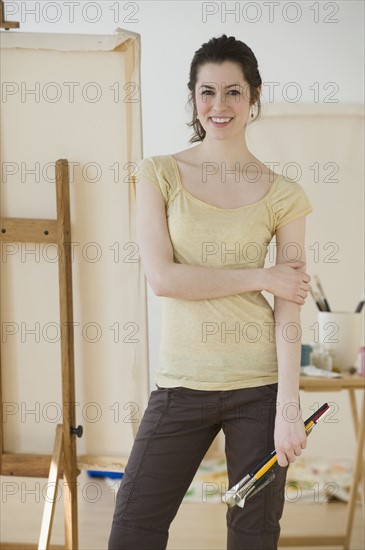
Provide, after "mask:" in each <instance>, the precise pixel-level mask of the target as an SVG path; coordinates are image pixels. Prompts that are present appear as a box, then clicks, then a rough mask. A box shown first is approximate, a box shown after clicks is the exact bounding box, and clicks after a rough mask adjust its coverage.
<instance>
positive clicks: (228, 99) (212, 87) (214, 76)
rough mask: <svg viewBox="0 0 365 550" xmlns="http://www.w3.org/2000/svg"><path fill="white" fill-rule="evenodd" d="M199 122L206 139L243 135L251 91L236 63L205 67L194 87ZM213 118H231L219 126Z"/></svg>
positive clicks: (208, 64) (200, 71)
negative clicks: (208, 137)
mask: <svg viewBox="0 0 365 550" xmlns="http://www.w3.org/2000/svg"><path fill="white" fill-rule="evenodd" d="M195 102H196V108H197V112H198V118H199V121H200V123H201V125H202V126H203V128H204V130H205V131H206V133H207V135H212V137H215V138H218V139H219V138H222V139H224V138H225V137H227V136H231V135H232V134H235V133H237V132H239V133H241V132H242V131H243V130H244V128H245V125H246V123H247V120H248V118H249V113H250V89H249V86H248V83H247V82H246V80H245V79H244V76H243V74H242V69H241V67H240V65H238V64H237V63H233V62H232V61H224V62H223V63H221V64H218V63H205V64H204V65H202V66H201V67H200V68H199V70H198V77H197V83H196V86H195ZM212 117H213V118H215V117H218V118H219V117H229V118H230V121H229V122H228V123H222V124H219V122H214V120H212Z"/></svg>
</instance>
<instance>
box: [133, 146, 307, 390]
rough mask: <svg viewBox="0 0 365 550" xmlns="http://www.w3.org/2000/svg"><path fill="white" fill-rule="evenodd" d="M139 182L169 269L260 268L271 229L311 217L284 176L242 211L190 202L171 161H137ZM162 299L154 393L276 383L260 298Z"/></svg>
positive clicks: (269, 324) (269, 329) (268, 315)
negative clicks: (152, 201) (159, 225)
mask: <svg viewBox="0 0 365 550" xmlns="http://www.w3.org/2000/svg"><path fill="white" fill-rule="evenodd" d="M139 176H140V177H141V178H142V177H143V178H144V179H145V180H146V181H148V182H149V183H150V184H151V185H153V187H154V188H155V189H157V190H158V191H159V192H160V193H161V194H162V196H163V198H164V201H165V205H166V218H167V223H168V228H169V233H170V238H171V242H172V246H173V250H174V262H176V263H181V264H190V265H201V266H207V267H215V268H221V269H224V268H226V269H242V268H245V269H250V268H262V267H264V263H265V257H266V254H267V251H268V245H269V243H270V241H271V240H272V238H273V236H274V235H275V232H276V229H277V228H279V227H281V226H282V225H284V224H286V223H288V222H290V221H292V220H294V219H295V218H298V217H299V216H303V215H306V214H309V213H310V212H312V210H313V208H312V206H311V203H310V202H309V200H308V197H307V195H306V193H305V191H304V189H303V188H302V187H301V185H300V184H299V183H297V182H296V181H294V180H292V179H288V178H284V177H283V176H281V175H279V176H278V177H277V178H276V180H275V181H274V182H273V184H272V185H271V187H270V190H269V192H268V193H267V195H266V196H265V197H264V198H263V199H261V200H260V201H258V202H255V203H253V204H249V205H246V206H242V207H239V208H218V207H216V206H213V205H210V204H207V203H205V202H203V201H201V200H200V199H198V198H196V197H194V196H193V195H191V193H189V192H188V190H187V189H185V188H184V187H183V186H182V183H181V179H180V175H179V170H178V166H177V163H176V160H175V158H174V157H173V156H172V155H159V156H153V157H147V158H145V159H143V160H141V161H140V162H139V164H138V172H137V174H136V176H135V177H137V178H138V177H139ZM146 223H148V221H147V220H146ZM160 299H161V302H162V310H161V314H162V326H161V342H160V348H159V364H158V368H157V370H156V372H155V374H154V381H155V383H156V384H157V385H158V386H161V387H175V386H185V387H187V388H192V389H197V390H232V389H239V388H247V387H254V386H262V385H266V384H273V383H276V382H277V381H278V363H277V355H276V343H275V330H274V315H273V309H272V307H271V306H270V304H269V302H268V301H267V300H266V298H265V297H264V296H263V295H262V293H261V292H259V291H255V292H242V293H240V294H234V295H231V296H224V297H220V298H214V299H209V300H184V299H178V298H170V297H165V296H161V297H160Z"/></svg>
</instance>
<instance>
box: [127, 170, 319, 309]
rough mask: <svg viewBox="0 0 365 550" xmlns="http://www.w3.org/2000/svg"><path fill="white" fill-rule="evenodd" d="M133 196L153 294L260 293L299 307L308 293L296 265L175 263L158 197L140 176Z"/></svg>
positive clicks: (184, 296)
mask: <svg viewBox="0 0 365 550" xmlns="http://www.w3.org/2000/svg"><path fill="white" fill-rule="evenodd" d="M136 198H137V237H138V244H139V250H140V256H141V260H142V265H143V269H144V272H145V275H146V277H147V280H148V283H149V285H150V286H151V288H152V290H153V292H154V293H155V294H156V295H157V296H166V297H170V298H181V299H184V300H210V299H212V298H221V297H223V296H231V295H233V294H240V293H242V292H251V291H262V290H266V291H268V292H270V293H272V294H274V295H276V296H280V297H281V298H284V299H286V300H289V301H293V302H296V303H298V304H300V305H303V304H304V299H305V298H306V294H307V292H308V290H309V286H308V284H307V283H308V282H309V281H310V279H311V278H310V276H309V275H308V274H306V273H304V272H301V271H298V270H297V269H296V268H299V267H302V266H303V265H304V264H303V262H291V263H288V264H279V265H277V266H273V267H270V268H247V269H224V268H215V267H204V266H196V265H189V264H178V263H175V262H174V255H173V247H172V244H171V239H170V235H169V230H168V225H167V220H166V212H165V203H164V200H163V197H162V195H161V194H160V193H159V192H158V191H157V190H156V189H154V188H153V187H152V185H150V184H149V182H147V181H145V180H143V178H141V177H140V178H138V183H136ZM151 212H153V215H151ZM303 290H304V292H303ZM298 292H299V294H301V295H302V298H301V297H300V296H298Z"/></svg>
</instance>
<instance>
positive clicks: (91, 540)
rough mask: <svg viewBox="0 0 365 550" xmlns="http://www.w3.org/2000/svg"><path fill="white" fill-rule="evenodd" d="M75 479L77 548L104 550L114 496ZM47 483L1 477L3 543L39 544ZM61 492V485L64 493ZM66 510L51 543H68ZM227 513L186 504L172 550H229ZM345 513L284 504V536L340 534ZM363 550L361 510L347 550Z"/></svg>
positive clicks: (102, 486) (95, 481)
mask: <svg viewBox="0 0 365 550" xmlns="http://www.w3.org/2000/svg"><path fill="white" fill-rule="evenodd" d="M77 479H78V482H79V487H78V514H79V548H80V550H106V549H107V541H108V538H109V533H110V527H111V521H112V516H113V511H114V499H115V494H114V491H113V490H112V489H111V488H110V487H109V485H108V483H107V482H106V480H105V479H103V478H91V477H89V476H88V475H87V472H84V471H83V472H81V474H80V475H79V476H78V478H77ZM46 481H47V480H45V479H32V478H16V479H15V478H11V477H5V476H1V493H2V498H1V502H0V506H1V509H0V512H1V513H0V517H1V519H0V522H1V523H0V532H1V541H2V542H19V543H32V542H33V543H34V542H37V540H38V536H39V527H40V524H41V519H42V512H43V503H44V496H43V495H44V494H45V493H44V491H45V486H46V485H45V484H46ZM22 484H23V485H22ZM62 487H63V485H62V481H61V490H62ZM62 505H63V494H62V493H60V495H59V500H58V503H57V506H56V513H55V519H54V524H53V536H52V541H51V542H52V544H63V543H64V531H63V529H64V527H63V519H64V516H63V508H62ZM226 510H227V507H226V505H225V504H223V503H222V504H207V503H201V504H200V503H199V504H195V503H194V504H193V503H183V504H182V505H181V507H180V509H179V511H178V514H177V516H176V517H175V519H174V521H173V523H172V524H171V527H170V536H169V543H168V546H167V548H168V550H187V549H189V550H218V549H219V550H226V523H225V521H226ZM345 510H346V506H345V505H344V504H342V503H336V504H335V503H331V504H300V503H299V502H296V503H289V502H288V503H286V504H285V508H284V515H283V518H282V521H281V527H282V534H286V535H296V534H299V533H303V530H302V528H301V526H302V525H306V526H307V529H309V530H310V533H311V534H315V533H320V534H325V533H331V534H336V533H338V534H341V533H343V531H344V523H345V517H346V516H345ZM279 548H280V544H279ZM286 548H287V549H288V548H289V547H286ZM297 548H298V547H297ZM301 548H302V549H305V548H308V547H301ZM321 548H322V550H334V548H339V547H331V546H328V547H325V546H322V547H321ZM364 549H365V541H364V515H363V512H362V509H361V507H360V506H357V509H356V516H355V524H354V530H353V537H352V541H351V546H350V547H349V549H348V550H364ZM141 550H142V549H141ZM243 550H246V549H243ZM247 550H250V549H247ZM289 550H290V548H289ZM312 550H313V548H312ZM316 550H318V549H316Z"/></svg>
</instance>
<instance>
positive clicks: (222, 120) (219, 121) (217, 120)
mask: <svg viewBox="0 0 365 550" xmlns="http://www.w3.org/2000/svg"><path fill="white" fill-rule="evenodd" d="M209 120H210V122H211V123H212V124H213V126H217V127H223V126H227V125H228V124H229V123H230V122H231V121H232V120H233V117H209Z"/></svg>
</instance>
